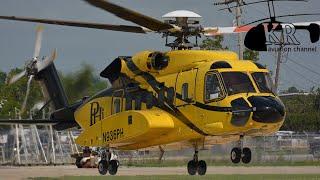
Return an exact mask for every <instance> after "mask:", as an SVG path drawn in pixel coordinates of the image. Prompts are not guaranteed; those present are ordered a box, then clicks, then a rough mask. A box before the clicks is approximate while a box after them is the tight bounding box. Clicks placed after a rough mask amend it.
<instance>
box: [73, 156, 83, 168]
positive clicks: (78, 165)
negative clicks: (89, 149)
mask: <svg viewBox="0 0 320 180" xmlns="http://www.w3.org/2000/svg"><path fill="white" fill-rule="evenodd" d="M81 160H82V157H77V158H76V163H75V164H76V166H77V168H82V165H81Z"/></svg>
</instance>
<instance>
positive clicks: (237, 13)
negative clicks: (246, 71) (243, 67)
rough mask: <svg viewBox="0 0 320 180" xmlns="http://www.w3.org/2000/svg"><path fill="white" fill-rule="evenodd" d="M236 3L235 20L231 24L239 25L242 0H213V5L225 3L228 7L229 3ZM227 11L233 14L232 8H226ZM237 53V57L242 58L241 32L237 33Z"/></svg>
mask: <svg viewBox="0 0 320 180" xmlns="http://www.w3.org/2000/svg"><path fill="white" fill-rule="evenodd" d="M232 3H236V4H237V6H235V7H236V9H235V16H236V17H235V20H234V22H233V26H237V27H239V26H241V24H242V23H241V16H242V9H241V6H243V5H244V2H243V0H221V1H220V2H215V3H214V5H215V6H219V5H227V6H228V7H229V4H232ZM232 8H233V7H232ZM228 10H229V12H230V13H232V14H233V12H232V9H231V8H228ZM238 49H239V51H238V53H239V59H243V52H244V47H243V35H242V33H238Z"/></svg>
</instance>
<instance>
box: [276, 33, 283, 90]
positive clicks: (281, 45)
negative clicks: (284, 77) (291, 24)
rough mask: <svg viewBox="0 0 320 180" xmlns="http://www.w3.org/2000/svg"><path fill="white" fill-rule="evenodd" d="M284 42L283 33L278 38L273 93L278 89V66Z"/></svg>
mask: <svg viewBox="0 0 320 180" xmlns="http://www.w3.org/2000/svg"><path fill="white" fill-rule="evenodd" d="M283 42H284V34H283V32H282V33H281V37H280V48H279V51H278V54H277V62H276V74H275V77H274V88H275V89H274V91H275V93H278V87H279V78H280V65H281V56H282V49H283V46H284V44H283Z"/></svg>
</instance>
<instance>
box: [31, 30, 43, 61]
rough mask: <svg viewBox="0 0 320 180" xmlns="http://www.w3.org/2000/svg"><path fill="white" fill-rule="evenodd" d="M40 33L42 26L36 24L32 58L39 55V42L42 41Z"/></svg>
mask: <svg viewBox="0 0 320 180" xmlns="http://www.w3.org/2000/svg"><path fill="white" fill-rule="evenodd" d="M42 33H43V27H42V26H38V27H37V30H36V43H35V45H34V52H33V58H34V59H36V58H38V57H39V55H40V49H41V42H42Z"/></svg>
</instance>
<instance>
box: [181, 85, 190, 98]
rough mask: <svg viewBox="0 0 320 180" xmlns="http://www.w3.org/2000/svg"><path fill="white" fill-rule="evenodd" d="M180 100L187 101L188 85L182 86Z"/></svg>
mask: <svg viewBox="0 0 320 180" xmlns="http://www.w3.org/2000/svg"><path fill="white" fill-rule="evenodd" d="M181 98H182V100H187V99H188V83H184V84H182V89H181Z"/></svg>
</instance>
